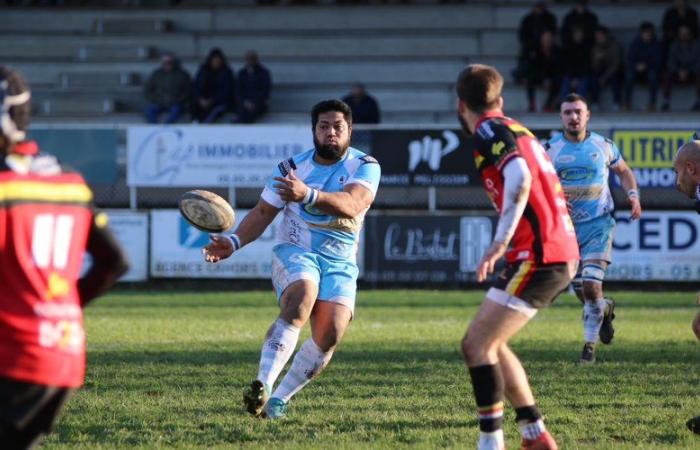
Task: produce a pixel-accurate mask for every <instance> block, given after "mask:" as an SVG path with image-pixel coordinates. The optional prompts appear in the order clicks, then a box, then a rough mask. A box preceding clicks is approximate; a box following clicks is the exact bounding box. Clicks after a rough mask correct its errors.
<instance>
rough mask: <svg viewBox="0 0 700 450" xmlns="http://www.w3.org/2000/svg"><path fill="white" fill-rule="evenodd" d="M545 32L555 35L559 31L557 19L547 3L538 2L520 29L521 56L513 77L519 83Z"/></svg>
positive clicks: (524, 19)
mask: <svg viewBox="0 0 700 450" xmlns="http://www.w3.org/2000/svg"><path fill="white" fill-rule="evenodd" d="M545 31H549V32H552V33H555V32H556V31H557V18H556V17H555V16H554V14H552V13H551V12H549V10H548V9H547V5H546V4H545V2H537V3H535V4H534V5H532V11H530V14H528V15H526V16H525V17H523V20H522V21H521V22H520V28H518V40H519V41H520V55H519V57H518V68H517V69H515V71H514V73H513V75H514V77H515V79H516V81H517V82H520V81H521V80H522V79H523V78H524V77H525V71H526V70H527V67H526V66H527V64H528V61H530V60H532V59H533V58H534V57H535V53H537V50H538V48H539V46H540V36H542V33H544V32H545Z"/></svg>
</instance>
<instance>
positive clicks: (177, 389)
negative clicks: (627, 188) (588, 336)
mask: <svg viewBox="0 0 700 450" xmlns="http://www.w3.org/2000/svg"><path fill="white" fill-rule="evenodd" d="M482 296H483V292H481V291H478V292H476V291H473V292H460V291H418V290H410V291H409V290H405V291H399V290H394V291H366V290H365V291H361V292H360V294H359V298H358V310H357V316H356V320H355V321H354V323H353V325H352V326H351V328H350V330H349V331H348V333H347V335H346V337H345V340H344V342H343V343H342V344H341V346H340V348H339V350H338V352H337V353H336V355H335V357H334V359H333V361H332V362H331V365H330V366H329V367H328V368H327V369H326V371H325V372H324V373H323V374H322V375H321V377H320V378H318V379H317V380H316V381H314V382H313V383H312V384H310V385H309V386H308V387H307V388H306V389H305V390H303V391H302V392H301V393H300V394H299V395H297V397H295V398H294V399H293V400H292V403H291V404H290V415H289V417H288V418H287V419H285V420H282V421H275V422H272V421H263V420H254V419H252V418H250V417H248V416H246V415H245V414H244V412H243V409H242V405H241V400H240V398H241V395H240V393H241V388H242V387H243V385H244V384H246V383H248V382H250V380H251V378H253V377H254V375H255V374H256V372H257V363H258V358H259V350H260V344H261V342H262V339H263V336H264V334H265V331H266V329H267V327H268V325H269V323H271V321H272V320H273V319H274V317H275V316H276V314H277V307H276V303H275V301H274V299H273V296H272V294H271V293H270V292H267V291H266V292H245V293H235V294H234V293H194V292H190V293H179V292H171V293H149V292H134V291H127V292H123V293H118V294H113V295H110V296H108V297H106V298H104V299H101V300H100V301H99V302H98V303H97V304H96V305H95V306H93V307H91V308H90V309H89V310H88V313H87V329H88V340H89V345H88V373H87V381H86V386H85V388H84V389H83V390H82V391H80V393H79V394H77V395H76V396H75V397H74V398H73V399H72V400H71V401H70V402H69V404H68V407H67V408H66V411H65V412H64V414H63V416H62V418H61V419H60V421H59V424H58V427H57V429H56V432H55V433H54V434H53V435H52V436H51V437H50V438H49V439H47V440H46V441H45V448H51V449H57V448H60V449H68V448H70V449H73V448H90V449H93V448H120V449H122V448H133V447H136V448H144V449H151V448H165V447H168V448H170V447H177V448H188V449H189V448H239V447H250V448H270V449H282V448H304V449H306V448H318V449H331V448H332V449H342V448H368V449H370V448H371V449H381V448H401V447H419V448H474V447H475V443H476V439H477V434H478V431H477V424H476V419H475V410H474V401H473V397H472V393H471V386H470V384H469V379H468V375H467V372H466V370H465V368H464V365H463V363H462V360H461V357H460V354H459V350H458V348H459V342H460V339H461V337H462V335H463V333H464V330H465V329H466V326H467V324H468V322H469V320H470V318H471V317H472V316H473V315H474V313H475V311H476V308H477V306H478V305H479V303H480V302H481V299H482ZM614 297H615V299H616V300H617V303H618V310H617V315H618V320H617V321H616V325H617V333H618V334H617V336H616V338H615V341H614V343H613V345H611V346H609V347H603V348H600V349H599V353H598V361H599V362H598V363H597V364H596V365H595V366H593V367H580V366H578V365H577V364H576V363H575V362H574V361H576V360H577V359H578V356H579V352H580V349H581V346H582V342H581V330H580V328H581V326H580V315H581V310H580V307H579V303H578V301H576V300H575V299H574V298H573V297H570V296H563V297H561V298H560V299H559V300H557V303H556V304H555V306H553V307H551V308H549V309H547V310H545V311H544V312H542V313H540V314H539V315H538V316H537V317H536V318H535V319H534V320H533V321H532V323H530V324H529V325H528V327H526V328H525V330H524V331H523V332H522V333H521V334H520V335H519V336H517V338H516V339H515V341H514V342H513V345H512V346H513V349H514V350H515V352H516V353H518V354H519V355H520V356H521V358H522V360H523V361H524V365H525V367H526V370H527V371H528V372H529V375H530V378H531V381H532V384H533V387H534V391H535V395H536V396H537V397H538V401H539V404H540V408H541V410H542V411H543V412H544V414H545V415H546V422H547V424H548V427H549V429H550V430H551V431H552V433H553V434H554V435H555V436H556V438H557V440H558V441H559V443H560V448H562V449H564V450H566V449H640V448H641V449H647V448H658V449H680V448H683V449H698V448H700V436H696V435H693V434H691V433H690V432H689V431H688V430H687V429H686V428H685V425H684V424H685V421H686V420H687V419H688V418H689V417H691V416H694V415H697V414H700V344H699V343H698V342H696V341H695V338H694V337H693V335H692V332H691V330H690V322H691V320H692V318H693V317H694V315H695V306H694V305H693V303H694V300H695V294H694V293H693V294H691V293H638V292H624V293H623V292H619V293H615V295H614ZM307 335H308V330H305V332H304V333H303V335H302V337H301V339H305V338H306V336H307ZM300 342H301V341H300ZM513 419H514V413H513V411H512V410H511V409H507V412H506V425H505V432H506V439H507V444H508V448H509V449H513V448H518V444H519V436H518V431H517V427H516V424H515V423H514V420H513Z"/></svg>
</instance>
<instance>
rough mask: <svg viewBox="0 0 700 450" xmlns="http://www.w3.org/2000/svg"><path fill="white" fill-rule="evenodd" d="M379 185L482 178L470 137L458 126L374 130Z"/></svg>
mask: <svg viewBox="0 0 700 450" xmlns="http://www.w3.org/2000/svg"><path fill="white" fill-rule="evenodd" d="M371 142H372V145H371V146H372V156H374V157H375V158H377V160H378V161H379V163H380V164H381V166H382V179H381V185H382V186H467V185H470V184H479V183H480V182H481V181H480V179H479V175H478V173H477V171H476V167H475V166H474V156H473V153H472V147H471V138H470V137H466V136H465V135H464V133H463V132H462V131H460V130H457V129H444V130H440V129H437V130H373V131H372V136H371Z"/></svg>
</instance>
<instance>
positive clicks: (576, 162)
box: [545, 133, 622, 223]
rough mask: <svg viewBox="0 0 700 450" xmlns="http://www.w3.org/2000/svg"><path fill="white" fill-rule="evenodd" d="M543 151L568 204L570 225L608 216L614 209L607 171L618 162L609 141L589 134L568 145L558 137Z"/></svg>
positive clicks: (551, 140) (562, 135)
mask: <svg viewBox="0 0 700 450" xmlns="http://www.w3.org/2000/svg"><path fill="white" fill-rule="evenodd" d="M545 148H546V149H547V153H548V154H549V157H550V158H551V159H552V163H554V167H555V168H556V169H557V175H559V179H560V180H561V185H562V187H563V188H564V194H565V195H566V199H567V200H568V202H569V203H570V204H571V219H572V220H573V221H574V223H579V222H586V221H589V220H593V219H595V218H596V217H600V216H603V215H605V214H608V213H612V211H613V209H614V208H615V205H614V203H613V199H612V195H611V194H610V187H609V185H608V175H609V173H610V171H609V168H610V167H615V166H616V165H617V164H619V163H620V161H622V156H621V155H620V150H619V149H618V148H617V146H616V145H615V143H614V142H613V141H611V140H610V139H606V138H604V137H603V136H601V135H599V134H596V133H589V135H588V136H587V137H586V139H584V140H583V142H571V141H568V140H567V139H566V138H565V137H564V133H560V134H558V135H556V136H554V137H553V138H552V139H550V140H549V142H547V144H546V145H545Z"/></svg>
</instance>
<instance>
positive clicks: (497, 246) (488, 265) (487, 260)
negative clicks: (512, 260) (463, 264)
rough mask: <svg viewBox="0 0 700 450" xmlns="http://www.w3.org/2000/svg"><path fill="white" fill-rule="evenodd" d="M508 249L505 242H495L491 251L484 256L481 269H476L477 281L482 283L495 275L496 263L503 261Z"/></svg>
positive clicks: (487, 251)
mask: <svg viewBox="0 0 700 450" xmlns="http://www.w3.org/2000/svg"><path fill="white" fill-rule="evenodd" d="M506 248H507V247H506V244H505V243H504V242H499V241H493V243H492V244H491V246H490V247H489V249H488V250H486V253H484V256H482V257H481V261H480V262H479V267H478V268H477V269H476V281H478V282H479V283H481V282H483V281H484V280H486V277H488V276H489V275H490V274H492V273H493V269H494V267H495V266H496V261H498V260H499V259H501V256H503V255H504V254H505V253H506Z"/></svg>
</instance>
